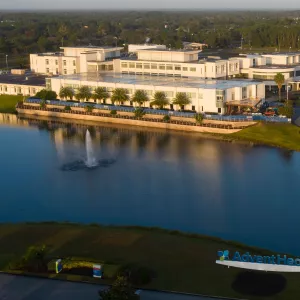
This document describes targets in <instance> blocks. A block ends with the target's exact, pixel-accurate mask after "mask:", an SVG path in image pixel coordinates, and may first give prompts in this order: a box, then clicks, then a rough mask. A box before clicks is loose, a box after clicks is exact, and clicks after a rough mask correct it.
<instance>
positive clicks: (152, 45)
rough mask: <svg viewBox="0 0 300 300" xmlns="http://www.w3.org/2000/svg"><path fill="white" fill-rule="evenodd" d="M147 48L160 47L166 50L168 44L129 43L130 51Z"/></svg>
mask: <svg viewBox="0 0 300 300" xmlns="http://www.w3.org/2000/svg"><path fill="white" fill-rule="evenodd" d="M145 49H160V50H164V49H167V46H166V45H154V44H140V45H137V44H129V45H128V52H130V53H137V52H138V51H139V50H145Z"/></svg>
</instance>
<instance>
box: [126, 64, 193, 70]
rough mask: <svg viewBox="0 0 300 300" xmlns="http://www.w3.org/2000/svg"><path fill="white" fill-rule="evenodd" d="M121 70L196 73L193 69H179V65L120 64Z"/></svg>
mask: <svg viewBox="0 0 300 300" xmlns="http://www.w3.org/2000/svg"><path fill="white" fill-rule="evenodd" d="M121 67H122V68H129V69H144V70H150V69H151V70H168V71H173V70H175V71H185V72H187V71H190V72H196V68H195V67H190V68H188V67H181V65H171V64H154V63H151V64H150V63H134V62H130V63H127V62H122V63H121Z"/></svg>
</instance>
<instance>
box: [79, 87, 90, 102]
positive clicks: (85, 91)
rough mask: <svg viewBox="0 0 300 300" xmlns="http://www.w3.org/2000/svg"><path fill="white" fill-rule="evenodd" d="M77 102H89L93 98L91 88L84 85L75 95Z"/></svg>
mask: <svg viewBox="0 0 300 300" xmlns="http://www.w3.org/2000/svg"><path fill="white" fill-rule="evenodd" d="M75 97H76V99H77V100H85V101H89V99H91V97H92V92H91V89H90V87H89V86H87V85H83V86H81V87H80V88H79V89H78V92H77V94H76V95H75Z"/></svg>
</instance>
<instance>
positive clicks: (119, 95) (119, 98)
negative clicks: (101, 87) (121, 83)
mask: <svg viewBox="0 0 300 300" xmlns="http://www.w3.org/2000/svg"><path fill="white" fill-rule="evenodd" d="M110 99H111V102H112V103H113V104H114V103H115V102H118V103H119V104H123V103H124V102H125V101H128V100H129V96H128V95H127V90H126V89H122V88H116V89H115V90H114V91H113V94H112V96H111V98H110Z"/></svg>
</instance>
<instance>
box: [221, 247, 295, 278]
mask: <svg viewBox="0 0 300 300" xmlns="http://www.w3.org/2000/svg"><path fill="white" fill-rule="evenodd" d="M218 257H219V259H217V260H216V263H217V264H219V265H223V266H227V267H228V268H229V267H234V268H242V269H248V270H257V271H269V272H294V273H296V272H298V273H300V258H291V257H288V256H286V255H280V254H277V255H269V256H268V255H265V256H262V255H254V254H250V253H249V252H246V253H244V254H240V253H239V252H238V251H236V252H235V253H234V255H233V256H231V255H229V251H228V250H224V251H218Z"/></svg>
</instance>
